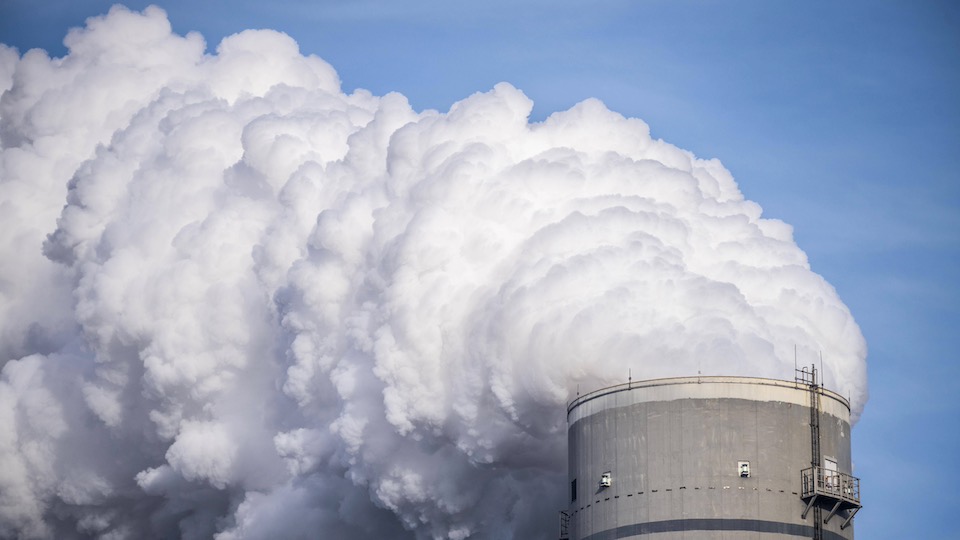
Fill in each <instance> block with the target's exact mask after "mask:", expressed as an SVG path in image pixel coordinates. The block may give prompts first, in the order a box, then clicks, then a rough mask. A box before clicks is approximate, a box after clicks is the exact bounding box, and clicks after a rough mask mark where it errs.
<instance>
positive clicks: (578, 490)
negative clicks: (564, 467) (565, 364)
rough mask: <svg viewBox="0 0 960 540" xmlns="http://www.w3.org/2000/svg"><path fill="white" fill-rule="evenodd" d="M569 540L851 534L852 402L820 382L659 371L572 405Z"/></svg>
mask: <svg viewBox="0 0 960 540" xmlns="http://www.w3.org/2000/svg"><path fill="white" fill-rule="evenodd" d="M567 419H568V426H569V428H568V429H569V431H568V437H569V467H570V468H569V471H570V473H569V474H570V478H569V480H570V486H569V487H570V493H569V501H570V504H569V507H568V508H567V510H566V511H564V512H561V514H560V516H561V523H560V527H561V533H560V534H561V538H564V537H566V538H571V539H574V540H608V539H614V538H618V539H619V538H644V539H646V538H650V539H656V540H669V539H687V540H689V539H721V538H722V539H758V540H776V539H783V540H790V539H792V540H796V539H797V538H804V537H805V538H815V539H816V538H822V539H829V540H841V539H852V538H853V527H852V521H851V520H852V518H853V515H854V514H856V512H857V511H858V510H859V509H860V493H859V480H858V479H856V478H854V477H853V476H851V475H850V472H851V462H850V405H849V403H848V402H847V400H845V399H844V398H843V397H841V396H840V395H838V394H836V393H834V392H831V391H829V390H826V389H824V388H823V387H821V386H819V385H818V384H817V381H816V371H815V369H810V368H807V369H804V370H800V371H798V377H797V379H796V381H794V382H788V381H779V380H771V379H757V378H744V377H689V378H674V379H659V380H651V381H643V382H631V383H628V384H623V385H618V386H612V387H609V388H604V389H601V390H598V391H595V392H592V393H589V394H585V395H581V396H578V397H577V399H576V400H574V401H573V402H572V403H570V405H569V407H568V409H567Z"/></svg>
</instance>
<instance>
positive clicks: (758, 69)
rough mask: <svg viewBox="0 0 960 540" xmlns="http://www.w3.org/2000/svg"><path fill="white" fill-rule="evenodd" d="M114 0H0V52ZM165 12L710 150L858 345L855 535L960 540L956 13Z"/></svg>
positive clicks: (411, 84)
mask: <svg viewBox="0 0 960 540" xmlns="http://www.w3.org/2000/svg"><path fill="white" fill-rule="evenodd" d="M148 3H149V2H141V1H131V2H127V3H126V4H127V5H128V6H129V7H131V8H133V9H142V8H143V7H145V6H146V5H147V4H148ZM110 4H111V2H102V1H95V0H76V1H62V0H45V1H43V2H39V3H38V2H35V1H30V2H28V1H25V0H0V41H2V42H4V43H7V44H9V45H13V46H16V47H18V48H19V49H20V50H21V52H24V51H25V50H26V49H29V48H33V47H42V48H45V49H47V50H48V51H50V52H51V54H52V55H62V54H63V53H64V52H65V50H64V48H63V46H62V44H61V41H62V39H63V36H64V35H65V33H66V30H67V29H68V28H69V27H71V26H78V25H82V24H83V21H84V19H85V18H86V17H88V16H92V15H97V14H101V13H104V12H106V11H107V9H108V8H109V5H110ZM158 5H160V6H161V7H163V8H164V9H165V10H166V11H167V13H168V15H169V18H170V20H171V22H172V24H173V27H174V30H175V31H177V32H179V33H186V32H188V31H192V30H196V31H199V32H200V33H202V34H203V35H204V37H205V38H206V40H207V43H208V46H209V47H211V48H213V47H215V46H216V44H217V43H218V42H219V40H220V39H221V38H222V37H223V36H225V35H229V34H231V33H234V32H237V31H240V30H242V29H245V28H273V29H277V30H281V31H284V32H286V33H288V34H289V35H291V36H292V37H293V38H294V39H296V40H297V41H298V42H299V44H300V48H301V51H302V52H304V53H313V54H316V55H318V56H321V57H322V58H324V59H325V60H327V61H328V62H330V63H331V64H332V65H333V66H334V68H336V69H337V71H338V73H339V74H340V77H341V79H342V81H343V86H344V89H345V90H348V91H349V90H352V89H353V88H357V87H362V88H366V89H369V90H371V91H372V92H373V93H375V94H384V93H386V92H389V91H398V92H401V93H403V94H404V95H406V96H407V97H408V98H409V100H410V102H411V104H412V105H413V106H414V107H415V108H417V109H423V108H435V109H439V110H446V109H447V108H448V107H449V106H450V105H451V104H452V103H453V102H455V101H457V100H460V99H462V98H464V97H466V96H468V95H470V94H471V93H474V92H477V91H485V90H488V89H490V88H491V87H492V86H493V85H494V84H496V83H497V82H500V81H508V82H510V83H511V84H513V85H514V86H516V87H518V88H520V89H521V90H523V91H524V92H525V93H526V94H527V95H528V96H530V97H531V98H532V99H533V100H534V102H535V103H536V106H535V109H534V120H539V119H542V118H544V117H546V116H547V115H548V114H550V113H551V112H553V111H556V110H561V109H566V108H568V107H570V106H571V105H573V104H574V103H576V102H578V101H581V100H583V99H585V98H587V97H596V98H599V99H601V100H602V101H603V102H604V103H606V105H607V106H608V107H609V108H610V109H612V110H615V111H617V112H619V113H621V114H624V115H625V116H634V117H639V118H642V119H643V120H645V121H646V122H647V123H648V124H650V127H651V131H652V133H653V135H654V136H655V137H660V138H663V139H664V140H666V141H668V142H670V143H673V144H675V145H678V146H680V147H682V148H686V149H690V150H692V151H693V152H695V153H696V154H697V155H698V156H700V157H704V158H710V157H717V158H719V159H720V160H721V161H723V163H724V164H725V165H726V167H727V168H728V169H730V170H731V171H732V172H733V174H734V176H735V177H736V179H737V181H738V183H739V185H740V187H741V190H742V191H743V192H744V194H745V195H746V196H747V197H748V198H749V199H752V200H754V201H756V202H758V203H759V204H760V205H761V206H762V207H763V208H764V214H765V216H767V217H773V218H778V219H782V220H784V221H786V222H787V223H790V224H791V225H793V226H794V228H795V237H796V240H797V242H798V243H799V245H800V246H801V248H803V249H804V250H805V251H806V252H807V254H808V255H809V257H810V261H811V265H812V267H813V269H814V270H815V271H817V272H818V273H820V274H822V275H823V276H825V277H826V279H827V280H828V281H829V282H830V283H832V284H833V285H834V286H835V287H836V288H837V290H838V291H839V293H840V296H841V297H842V298H843V300H844V301H845V302H846V303H847V305H848V306H849V307H850V309H851V310H852V312H853V314H854V316H855V317H856V319H857V321H858V323H859V324H860V326H861V328H862V331H863V333H864V335H865V337H866V339H867V343H868V345H869V347H870V355H869V358H868V363H869V377H870V393H871V398H870V402H869V403H868V404H867V408H866V410H865V413H864V415H863V417H862V419H861V421H860V423H859V424H858V425H857V427H856V428H855V430H854V442H853V444H854V460H855V466H856V474H857V475H858V476H860V477H861V481H862V496H863V501H864V504H865V508H864V510H863V511H862V512H861V514H860V515H859V516H858V517H857V520H856V526H857V529H856V531H857V536H858V538H870V539H885V538H890V539H893V538H897V539H902V538H958V537H960V533H958V532H957V525H956V518H955V516H954V515H953V514H954V512H955V510H954V509H955V508H957V507H960V494H958V493H960V492H958V490H957V489H956V486H957V483H958V481H960V465H958V463H957V458H958V457H960V367H958V364H960V358H958V353H957V351H958V350H960V339H958V334H960V332H958V330H957V328H958V327H960V314H958V304H960V298H958V296H960V295H958V287H957V280H958V278H960V233H958V231H960V5H958V4H954V3H949V2H937V1H927V2H916V1H886V2H867V1H863V0H857V1H848V2H842V3H835V2H826V1H822V0H815V1H812V2H802V3H801V2H792V3H788V2H770V1H753V0H743V1H737V2H728V3H720V2H709V1H686V0H684V1H666V0H633V1H613V0H598V1H595V2H589V3H588V2H567V1H550V2H547V1H541V0H535V1H529V2H524V3H522V5H516V3H514V2H506V1H502V0H491V1H488V2H484V3H478V4H477V5H468V4H463V3H454V2H442V1H439V0H433V1H416V2H405V3H399V2H387V1H379V0H370V1H360V2H348V1H346V0H339V1H320V2H310V1H296V0H277V1H275V2H262V1H257V2H252V1H247V0H243V1H234V2H227V1H223V0H213V1H205V2H197V1H190V2H187V1H180V0H176V1H168V2H162V3H159V4H158ZM827 383H828V384H829V381H827Z"/></svg>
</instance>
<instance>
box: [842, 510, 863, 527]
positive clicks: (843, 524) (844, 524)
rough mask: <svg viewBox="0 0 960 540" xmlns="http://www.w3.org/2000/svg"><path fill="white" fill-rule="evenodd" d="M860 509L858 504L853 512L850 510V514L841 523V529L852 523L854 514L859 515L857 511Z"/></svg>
mask: <svg viewBox="0 0 960 540" xmlns="http://www.w3.org/2000/svg"><path fill="white" fill-rule="evenodd" d="M859 511H860V507H859V506H857V507H856V508H854V509H853V511H852V512H850V515H849V516H847V519H845V520H843V523H841V524H840V530H841V531H842V530H844V529H846V528H847V525H849V524H850V520H852V519H853V516H855V515H857V512H859Z"/></svg>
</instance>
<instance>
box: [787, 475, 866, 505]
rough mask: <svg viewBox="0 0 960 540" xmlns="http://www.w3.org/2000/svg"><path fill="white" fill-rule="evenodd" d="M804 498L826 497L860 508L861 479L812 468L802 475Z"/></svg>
mask: <svg viewBox="0 0 960 540" xmlns="http://www.w3.org/2000/svg"><path fill="white" fill-rule="evenodd" d="M800 475H801V482H802V484H803V486H802V493H803V494H802V495H801V497H802V498H807V497H812V496H814V495H826V496H829V497H833V498H834V499H840V500H842V501H846V502H849V503H853V504H855V505H857V506H860V479H859V478H857V477H856V476H851V475H849V474H845V473H842V472H838V471H833V470H829V469H824V468H823V467H810V468H808V469H804V470H803V471H801V473H800Z"/></svg>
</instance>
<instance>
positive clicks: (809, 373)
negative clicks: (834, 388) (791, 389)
mask: <svg viewBox="0 0 960 540" xmlns="http://www.w3.org/2000/svg"><path fill="white" fill-rule="evenodd" d="M795 371H796V375H795V379H794V380H795V381H796V383H797V384H803V385H805V386H807V387H808V388H809V389H810V468H808V469H805V470H803V471H801V472H800V482H801V485H802V489H801V495H800V498H801V499H803V500H804V502H806V503H807V505H806V507H805V508H804V510H803V513H802V514H801V515H800V519H804V520H805V519H807V514H808V513H809V512H810V510H811V509H812V510H813V539H814V540H822V539H823V526H824V524H826V523H829V522H830V520H831V519H832V518H833V516H835V515H837V512H841V511H847V516H846V519H844V521H843V523H841V524H840V529H841V530H843V529H845V528H847V526H848V525H849V524H850V521H851V520H853V516H855V515H856V514H857V512H859V511H860V508H862V506H861V505H860V479H859V478H856V477H854V476H851V475H849V474H844V473H841V472H839V471H835V470H828V469H824V468H823V467H822V463H821V458H822V456H821V449H820V410H821V403H820V395H821V394H822V393H823V392H822V390H821V384H820V382H819V381H818V380H817V366H816V364H814V365H812V366H810V368H809V369H808V368H807V367H803V368H800V369H797V370H795ZM824 504H826V506H830V507H831V508H830V512H829V514H828V515H827V517H826V518H824V517H823V508H824V506H823V505H824Z"/></svg>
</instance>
